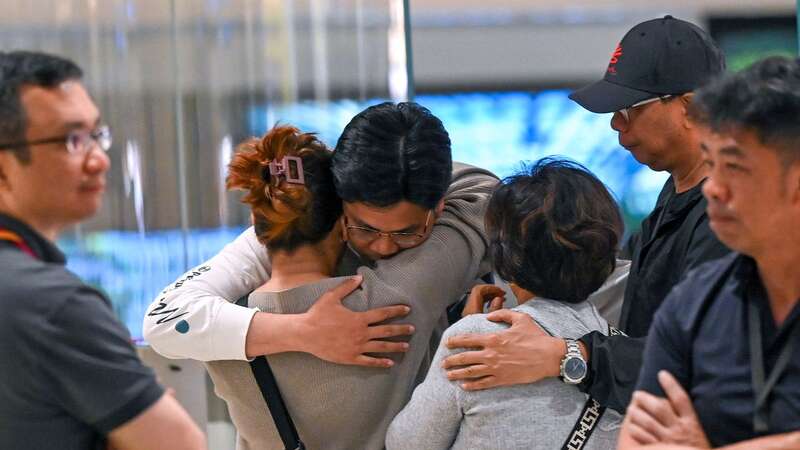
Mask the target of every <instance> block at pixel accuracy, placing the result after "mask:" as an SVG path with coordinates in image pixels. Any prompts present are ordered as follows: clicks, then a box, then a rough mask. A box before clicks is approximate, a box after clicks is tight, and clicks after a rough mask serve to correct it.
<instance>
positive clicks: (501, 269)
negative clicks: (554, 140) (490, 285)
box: [486, 158, 623, 303]
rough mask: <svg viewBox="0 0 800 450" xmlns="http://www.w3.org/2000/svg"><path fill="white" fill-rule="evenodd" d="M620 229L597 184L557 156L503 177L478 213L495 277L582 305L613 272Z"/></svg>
mask: <svg viewBox="0 0 800 450" xmlns="http://www.w3.org/2000/svg"><path fill="white" fill-rule="evenodd" d="M622 229H623V225H622V217H621V215H620V212H619V208H618V206H617V203H616V202H615V201H614V198H613V197H612V196H611V194H610V193H609V192H608V190H607V189H606V187H605V186H604V185H603V183H602V182H601V181H600V180H598V179H597V177H595V176H594V175H593V174H592V173H591V172H589V171H588V170H587V169H586V168H585V167H583V166H581V165H580V164H577V163H574V162H571V161H568V160H564V159H558V158H544V159H541V160H539V161H538V162H536V163H535V164H534V165H533V166H532V167H531V168H530V169H526V170H524V171H523V172H520V173H519V174H517V175H514V176H511V177H509V178H506V179H504V180H503V181H502V182H501V183H500V184H499V185H498V187H497V188H496V190H495V192H494V193H493V194H492V197H491V199H490V200H489V206H488V208H487V211H486V231H487V233H488V235H489V241H490V245H489V253H490V255H491V257H492V261H493V263H494V267H495V270H496V271H497V273H498V274H499V275H500V277H502V278H503V279H504V280H506V281H509V282H512V283H514V284H516V285H518V286H519V287H521V288H523V289H525V290H527V291H530V292H533V293H534V294H536V295H537V296H539V297H545V298H549V299H553V300H559V301H563V302H568V303H579V302H582V301H584V300H586V299H587V298H588V297H589V295H590V294H591V293H592V292H594V291H596V290H597V289H598V288H599V287H600V286H601V285H602V284H603V282H605V280H606V278H608V276H609V275H610V274H611V272H612V271H613V270H614V267H615V264H616V253H617V245H618V243H619V240H620V235H621V233H622Z"/></svg>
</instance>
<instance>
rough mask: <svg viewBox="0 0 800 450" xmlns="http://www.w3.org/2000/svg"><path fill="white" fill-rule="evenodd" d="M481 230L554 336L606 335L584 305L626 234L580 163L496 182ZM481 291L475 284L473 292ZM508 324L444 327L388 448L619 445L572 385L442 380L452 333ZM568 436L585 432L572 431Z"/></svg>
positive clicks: (609, 418) (523, 300)
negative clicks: (591, 420) (468, 387)
mask: <svg viewBox="0 0 800 450" xmlns="http://www.w3.org/2000/svg"><path fill="white" fill-rule="evenodd" d="M486 228H487V233H488V235H489V238H490V241H491V242H490V252H491V256H492V259H493V263H494V265H495V269H496V271H497V273H498V274H499V275H500V276H501V277H502V278H503V279H505V280H506V281H507V282H508V283H509V284H510V286H511V289H512V291H513V293H514V295H515V296H516V298H517V300H518V302H519V303H520V305H519V306H518V307H517V308H515V310H517V311H520V312H523V313H527V314H529V315H530V316H531V317H532V318H533V319H534V320H535V321H536V322H537V323H538V324H539V325H540V326H541V327H542V328H543V329H544V330H545V331H547V332H548V333H550V334H551V335H553V336H557V337H563V338H567V339H577V338H579V337H580V336H583V335H584V334H586V333H589V332H592V331H600V332H602V333H604V334H607V333H608V332H609V327H608V324H607V323H606V321H605V320H604V319H603V318H602V317H601V316H600V314H599V313H598V312H597V309H596V308H595V307H594V306H593V305H592V304H591V303H589V302H588V301H586V299H587V298H588V297H589V295H590V294H591V293H592V292H594V291H596V290H597V289H598V288H599V287H600V286H601V285H602V284H603V282H604V281H605V280H606V278H607V277H608V276H609V275H610V274H611V273H612V271H613V270H614V267H615V256H616V252H617V246H618V243H619V240H620V235H621V232H622V229H623V225H622V218H621V217H620V213H619V210H618V208H617V204H616V202H615V201H614V199H613V198H612V197H611V195H610V194H609V192H608V190H607V189H606V188H605V186H604V185H603V184H602V183H601V182H600V180H598V179H597V178H596V177H595V176H594V175H592V174H591V173H590V172H589V171H588V170H586V169H585V168H584V167H582V166H580V165H579V164H576V163H572V162H569V161H565V160H560V159H552V158H548V159H544V160H541V161H539V162H538V163H536V164H535V165H534V166H533V167H532V168H531V169H530V170H529V171H526V172H523V173H520V174H518V175H515V176H513V177H510V178H507V179H505V180H504V181H503V182H502V183H501V184H500V185H499V186H498V188H497V190H496V191H495V192H494V194H493V195H492V198H491V200H490V201H489V206H488V210H487V212H486ZM482 289H483V290H486V287H485V286H477V287H476V288H475V292H478V291H480V290H482ZM490 291H491V290H490ZM490 297H491V296H490ZM472 298H473V299H474V298H476V296H474V295H473V296H472ZM505 326H506V325H501V324H496V323H493V322H490V321H489V320H487V319H486V316H485V315H483V314H474V315H471V316H468V317H466V318H464V319H462V320H461V321H459V322H458V323H456V324H455V325H453V326H452V327H451V328H449V329H448V330H447V332H446V333H445V335H444V336H443V338H442V344H441V345H440V346H439V349H438V351H437V353H436V356H435V357H434V362H433V364H432V365H431V367H432V369H431V370H430V371H429V372H428V375H427V377H426V379H425V381H424V382H423V383H422V384H421V385H420V386H419V387H417V389H416V390H415V391H414V395H413V397H412V399H411V401H410V402H409V404H408V405H407V406H406V407H405V409H404V410H403V411H402V412H401V413H400V414H399V415H398V416H397V417H396V418H395V420H394V421H393V422H392V425H391V426H390V428H389V433H388V435H387V440H386V443H387V448H388V449H389V450H397V449H416V448H426V449H445V448H455V449H481V448H486V449H489V448H503V449H511V448H520V449H523V448H524V449H531V448H541V449H548V450H549V449H555V448H561V447H562V445H564V444H565V443H566V442H567V441H569V440H571V438H574V437H575V436H578V438H576V439H580V438H581V437H586V438H587V439H588V440H587V441H586V443H585V446H584V447H583V448H585V449H612V448H615V446H616V437H617V432H618V428H619V423H620V419H621V418H620V416H619V415H618V414H617V413H616V412H613V411H606V412H605V413H603V412H602V410H599V411H598V409H597V408H592V406H593V403H592V401H591V399H588V398H587V396H586V394H584V393H582V392H581V391H580V390H578V388H577V386H575V385H570V384H568V383H565V382H564V381H562V380H560V379H557V378H547V379H544V380H542V381H539V382H537V383H531V384H524V385H516V386H509V387H502V388H497V389H490V390H484V391H465V390H463V389H461V388H460V387H459V386H458V385H457V384H456V382H451V381H449V380H448V379H447V376H446V374H445V372H444V370H443V369H442V368H441V363H442V361H443V360H444V359H445V358H446V357H448V356H450V355H452V354H455V353H458V351H456V350H450V349H448V348H447V347H446V346H445V344H444V343H446V342H447V339H448V338H449V337H450V336H453V335H457V334H464V333H489V332H495V331H498V330H500V329H502V328H503V327H505ZM587 411H588V413H587ZM598 412H599V413H600V414H601V416H600V417H599V418H598V419H597V423H596V425H595V427H594V428H593V429H592V431H591V432H588V433H587V432H586V429H585V426H584V427H582V426H581V419H584V420H583V423H584V425H585V424H586V423H588V422H587V420H586V418H587V417H590V416H591V417H595V418H596V416H592V415H593V414H596V413H598ZM587 414H588V415H587ZM574 430H579V431H580V430H582V431H581V432H579V433H576V434H575V435H573V434H572V432H573V431H574Z"/></svg>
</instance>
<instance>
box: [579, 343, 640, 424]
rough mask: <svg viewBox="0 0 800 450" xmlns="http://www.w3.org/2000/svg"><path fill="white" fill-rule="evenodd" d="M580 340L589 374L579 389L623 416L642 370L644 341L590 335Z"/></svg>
mask: <svg viewBox="0 0 800 450" xmlns="http://www.w3.org/2000/svg"><path fill="white" fill-rule="evenodd" d="M580 341H581V342H582V343H583V344H584V345H585V346H586V348H587V349H588V352H589V359H588V360H587V361H588V363H589V374H588V376H587V379H586V381H585V382H584V383H582V384H581V385H580V386H579V387H580V388H581V390H583V391H584V392H586V393H587V394H589V395H591V396H592V398H594V399H595V400H597V401H598V402H600V404H601V405H603V406H606V407H608V408H611V409H614V410H616V411H618V412H620V413H624V412H625V409H626V408H627V407H628V403H630V400H631V396H632V395H633V391H634V389H635V388H636V380H637V378H638V375H639V370H640V369H641V367H642V357H643V354H644V344H645V338H630V337H627V336H605V335H603V334H602V333H599V332H592V333H589V334H587V335H586V336H583V337H582V338H581V339H580Z"/></svg>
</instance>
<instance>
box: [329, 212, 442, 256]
mask: <svg viewBox="0 0 800 450" xmlns="http://www.w3.org/2000/svg"><path fill="white" fill-rule="evenodd" d="M432 216H433V210H430V211H428V215H427V216H426V217H425V226H424V227H423V228H422V232H420V233H410V232H404V231H393V232H386V231H380V230H376V229H374V228H367V227H362V226H358V225H349V224H348V223H347V216H346V215H344V216H342V217H343V218H344V225H345V229H346V230H347V237H348V239H351V240H353V241H356V242H359V243H361V244H370V243H372V242H374V241H376V240H378V238H380V237H382V236H386V237H388V238H389V239H391V240H392V242H394V243H395V245H397V246H398V247H400V248H408V247H414V246H416V245H417V244H419V243H420V242H422V240H423V239H425V233H427V232H428V226H430V222H431V217H432Z"/></svg>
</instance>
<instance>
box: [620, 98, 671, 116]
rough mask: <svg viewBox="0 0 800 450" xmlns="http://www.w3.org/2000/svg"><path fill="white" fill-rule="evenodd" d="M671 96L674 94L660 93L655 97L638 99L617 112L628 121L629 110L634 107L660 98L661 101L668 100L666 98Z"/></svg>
mask: <svg viewBox="0 0 800 450" xmlns="http://www.w3.org/2000/svg"><path fill="white" fill-rule="evenodd" d="M672 97H674V95H660V96H658V97H655V98H648V99H647V100H642V101H640V102H638V103H634V104H632V105H631V106H628V107H627V108H622V109H620V110H619V111H618V112H619V113H620V114H621V115H622V119H623V120H625V122H630V120H631V110H633V109H635V108H638V107H640V106H644V105H646V104H648V103H654V102H657V101H659V100H661V101H662V102H663V101H665V100H668V99H670V98H672Z"/></svg>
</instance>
